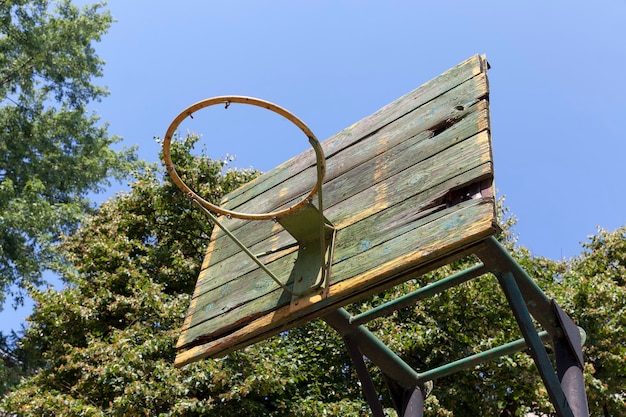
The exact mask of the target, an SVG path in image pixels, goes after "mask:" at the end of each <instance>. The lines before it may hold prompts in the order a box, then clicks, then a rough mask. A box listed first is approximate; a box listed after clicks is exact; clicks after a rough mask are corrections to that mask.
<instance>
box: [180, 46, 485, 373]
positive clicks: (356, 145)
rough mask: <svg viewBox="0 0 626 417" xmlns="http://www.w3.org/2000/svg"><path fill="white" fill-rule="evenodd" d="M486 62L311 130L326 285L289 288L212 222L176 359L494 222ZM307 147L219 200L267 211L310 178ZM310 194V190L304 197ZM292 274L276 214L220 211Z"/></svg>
mask: <svg viewBox="0 0 626 417" xmlns="http://www.w3.org/2000/svg"><path fill="white" fill-rule="evenodd" d="M487 69H488V64H487V62H486V60H485V58H484V57H482V56H474V57H472V58H470V59H468V60H467V61H465V62H463V63H461V64H459V65H458V66H456V67H454V68H452V69H450V70H449V71H447V72H445V73H443V74H442V75H440V76H439V77H437V78H435V79H433V80H431V81H429V82H427V83H426V84H424V85H422V86H421V87H419V88H417V89H416V90H414V91H412V92H411V93H409V94H407V95H405V96H403V97H401V98H399V99H398V100H396V101H394V102H393V103H391V104H389V105H387V106H385V107H383V108H382V109H380V110H379V111H377V112H376V113H374V114H372V115H371V116H369V117H367V118H365V119H363V120H361V121H359V122H357V123H355V124H354V125H352V126H350V127H348V128H347V129H345V130H343V131H341V132H339V133H337V134H336V135H334V136H332V137H330V138H329V139H327V140H325V141H324V142H322V148H323V151H324V154H325V156H326V177H325V179H324V183H323V186H322V191H323V196H324V207H323V214H324V216H325V217H326V219H328V221H329V222H330V223H332V225H333V226H334V228H335V237H334V243H333V247H332V256H331V261H330V275H329V281H328V283H327V286H326V288H325V289H324V290H323V291H321V292H318V293H314V294H310V295H307V296H303V297H301V298H300V299H299V300H297V302H295V303H294V302H293V296H292V294H290V293H289V292H288V291H286V290H285V289H284V288H282V287H281V286H280V285H279V284H277V283H276V282H274V281H273V280H272V279H271V278H270V277H269V276H268V275H267V274H266V273H265V272H264V271H263V270H261V268H259V266H258V265H256V264H255V263H254V262H252V260H251V259H250V258H249V257H248V256H247V255H246V254H245V253H243V252H242V250H241V249H240V248H239V246H237V245H236V244H235V243H234V242H233V241H232V240H231V239H230V238H229V237H228V236H226V235H225V233H224V232H223V231H222V230H221V229H219V228H218V227H215V228H214V231H213V235H212V237H211V240H210V243H209V246H208V249H207V253H206V257H205V259H204V262H203V265H202V271H201V273H200V275H199V277H198V281H197V284H196V288H195V291H194V294H193V298H192V301H191V304H190V307H189V311H188V313H187V316H186V319H185V321H184V325H183V328H182V332H181V336H180V338H179V340H178V343H177V349H178V350H179V352H178V355H177V358H176V362H175V364H176V365H177V366H182V365H184V364H186V363H190V362H193V361H196V360H199V359H202V358H205V357H218V356H222V355H225V354H227V353H229V352H232V351H234V350H237V349H240V348H243V347H245V346H247V345H249V344H252V343H255V342H257V341H260V340H263V339H265V338H267V337H270V336H272V335H275V334H277V333H279V332H282V331H285V330H287V329H289V328H292V327H295V326H298V325H301V324H303V323H306V322H307V321H310V320H313V319H315V318H318V317H321V316H323V315H325V314H327V313H329V312H331V311H334V310H336V309H338V308H339V307H341V306H344V305H347V304H349V303H352V302H355V301H357V300H359V299H361V298H364V297H366V296H369V295H372V294H375V293H377V292H379V291H381V290H384V289H386V288H389V287H391V286H393V285H397V284H398V283H400V282H403V281H405V280H408V279H410V278H412V277H415V276H417V275H421V274H423V273H425V272H428V271H430V270H432V269H434V268H436V267H437V266H440V265H443V264H446V263H449V262H450V261H453V260H455V259H457V258H459V257H461V256H463V255H464V254H466V253H467V252H468V250H469V249H470V248H471V247H472V246H473V245H475V244H477V243H479V242H481V241H483V240H484V239H486V238H487V237H489V236H491V235H493V234H494V233H495V232H496V231H497V226H496V220H495V198H494V185H493V166H492V152H491V138H490V130H489V129H490V128H489V106H488V104H489V103H488V94H489V89H488V82H487ZM315 173H316V158H315V155H314V152H313V150H309V151H307V152H304V153H302V154H301V155H299V156H297V157H295V158H293V159H291V160H289V161H287V162H285V163H283V164H282V165H280V166H278V167H276V168H275V169H272V170H271V171H269V172H267V173H265V174H264V175H262V176H260V177H259V178H257V179H256V180H254V181H252V182H250V183H248V184H246V185H244V186H242V187H240V188H239V189H237V190H236V191H234V192H232V193H230V194H229V195H227V196H226V197H225V198H224V200H223V201H222V206H223V207H225V208H227V209H228V210H233V211H239V212H251V213H267V212H272V211H276V210H280V209H281V208H284V207H289V206H290V205H293V204H294V203H295V202H297V201H301V200H302V199H303V198H304V197H305V196H306V195H307V193H308V192H309V191H310V190H311V189H312V188H313V187H314V185H315V182H316V174H315ZM312 203H313V204H315V203H316V202H315V200H313V201H312ZM220 221H221V222H223V223H224V224H225V225H226V226H227V227H228V229H229V230H231V231H232V233H233V234H234V235H236V236H237V238H238V239H239V240H240V241H241V242H243V243H244V244H245V246H246V247H248V248H250V250H251V251H252V252H254V253H258V254H260V255H259V257H260V259H261V260H262V261H263V262H264V263H265V265H267V267H268V268H270V269H271V270H272V271H273V272H274V273H275V275H276V276H277V277H278V278H279V279H280V280H281V281H282V283H283V285H284V286H285V287H288V288H289V287H293V286H294V282H293V280H294V278H293V274H292V271H293V268H294V263H296V258H297V256H298V250H299V248H298V245H297V244H295V240H294V238H293V237H292V235H291V234H289V233H288V232H287V231H286V230H285V229H284V228H283V227H282V226H281V224H279V223H277V222H275V221H272V220H263V221H254V220H243V219H237V218H229V217H228V216H221V217H220Z"/></svg>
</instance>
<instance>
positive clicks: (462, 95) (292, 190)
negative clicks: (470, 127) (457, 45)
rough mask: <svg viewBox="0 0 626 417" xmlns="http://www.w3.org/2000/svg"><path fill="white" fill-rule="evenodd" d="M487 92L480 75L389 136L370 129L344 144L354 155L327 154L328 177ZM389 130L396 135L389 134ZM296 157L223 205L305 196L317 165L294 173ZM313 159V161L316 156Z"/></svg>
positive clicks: (257, 209) (264, 207)
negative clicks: (386, 142) (276, 172)
mask: <svg viewBox="0 0 626 417" xmlns="http://www.w3.org/2000/svg"><path fill="white" fill-rule="evenodd" d="M487 93H488V84H487V77H486V75H485V74H480V75H478V76H476V77H473V78H471V79H469V80H467V81H466V82H464V83H463V84H461V85H458V86H456V87H454V88H452V89H451V90H449V91H447V92H446V93H445V94H444V95H442V96H439V97H437V98H436V99H434V100H433V101H432V102H430V103H428V106H427V108H426V107H423V106H422V107H418V108H416V109H413V110H411V111H409V112H408V113H406V114H405V115H404V117H402V119H398V120H395V121H394V123H393V124H394V126H393V127H391V128H389V129H387V130H386V132H384V133H387V134H386V135H385V134H383V135H379V136H381V137H380V138H371V133H373V132H371V133H370V134H368V135H366V136H365V137H364V138H365V139H363V138H362V139H360V140H358V141H355V142H353V143H352V144H351V145H350V146H347V145H345V146H344V148H343V150H344V151H347V152H345V153H344V155H351V156H352V157H351V158H347V157H345V156H344V157H343V158H342V157H339V156H338V155H336V154H333V155H327V156H326V159H327V162H326V163H327V180H331V179H333V178H334V177H335V176H337V175H338V174H341V172H335V170H341V169H342V168H343V170H344V172H345V170H346V168H347V169H350V168H351V167H354V165H355V163H356V164H358V163H362V162H365V161H367V160H368V159H370V158H372V157H374V156H375V155H376V154H378V153H380V152H381V151H384V150H385V149H386V147H383V146H380V144H385V140H390V139H391V138H396V141H397V142H395V143H393V142H392V143H389V144H387V146H389V147H392V146H394V145H396V144H397V143H399V138H400V137H401V136H402V135H401V134H400V135H398V134H397V133H401V132H403V131H406V130H407V128H409V131H415V132H416V133H417V132H419V131H420V130H421V131H422V132H425V131H432V129H434V128H436V127H437V126H440V125H441V123H442V122H443V121H445V120H450V121H451V123H452V122H453V121H454V120H455V119H460V118H462V117H463V114H464V112H466V111H467V109H469V108H471V107H472V105H475V104H476V103H477V102H478V100H479V99H481V98H483V97H485V96H486V95H487ZM398 131H399V132H398ZM389 132H393V133H395V134H392V135H389V134H388V133H389ZM366 139H369V140H366ZM377 139H378V140H377ZM364 142H368V143H376V144H379V146H373V147H371V145H368V144H366V143H364ZM326 143H327V142H326V141H325V142H323V143H322V147H324V145H325V144H326ZM297 159H298V157H296V158H294V159H293V160H292V161H293V163H290V164H288V165H287V167H288V169H286V170H284V171H283V174H280V173H279V174H276V175H273V177H272V178H273V179H272V180H267V181H264V182H263V183H262V184H259V185H258V186H256V187H254V188H252V189H251V190H250V192H249V193H247V196H248V197H249V198H246V199H244V198H237V197H233V196H229V200H228V202H227V203H225V204H224V206H225V207H226V208H228V209H229V210H236V211H241V212H247V213H267V212H270V211H274V210H277V209H279V208H280V207H287V204H285V203H284V202H285V201H292V200H297V199H300V198H302V197H304V196H305V195H306V194H307V193H308V192H309V191H310V190H311V188H312V187H313V185H314V183H315V181H316V168H315V166H314V164H313V163H311V164H310V165H309V166H307V167H302V169H300V170H299V171H295V172H294V171H293V169H294V167H295V166H297V164H298V161H297ZM311 162H314V159H313V160H311ZM346 165H347V166H346ZM266 175H267V174H266ZM252 193H254V195H252ZM276 196H280V197H281V198H277V197H276ZM281 200H282V201H281ZM234 224H236V222H235V223H234Z"/></svg>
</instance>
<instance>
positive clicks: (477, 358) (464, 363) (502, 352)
mask: <svg viewBox="0 0 626 417" xmlns="http://www.w3.org/2000/svg"><path fill="white" fill-rule="evenodd" d="M539 338H540V339H541V340H542V341H543V342H548V341H549V340H550V334H548V332H546V331H543V332H541V333H539ZM525 349H528V345H527V344H526V341H525V340H524V339H518V340H515V341H513V342H509V343H506V344H504V345H502V346H498V347H495V348H493V349H489V350H486V351H484V352H480V353H476V354H474V355H471V356H468V357H465V358H463V359H459V360H457V361H454V362H450V363H448V364H446V365H442V366H439V367H437V368H434V369H429V370H428V371H426V372H420V374H419V377H420V380H422V381H430V380H434V379H437V378H443V377H444V376H448V375H452V374H454V373H456V372H459V371H462V370H464V369H468V368H471V367H473V366H476V365H480V364H481V363H485V362H488V361H490V360H493V359H497V358H499V357H501V356H506V355H510V354H513V353H516V352H521V351H523V350H525Z"/></svg>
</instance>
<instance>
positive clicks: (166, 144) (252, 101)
mask: <svg viewBox="0 0 626 417" xmlns="http://www.w3.org/2000/svg"><path fill="white" fill-rule="evenodd" d="M231 103H240V104H248V105H252V106H257V107H262V108H264V109H268V110H270V111H272V112H274V113H277V114H279V115H281V116H283V117H284V118H285V119H287V120H289V121H290V122H292V123H293V124H295V125H296V126H297V127H298V128H299V129H300V130H301V131H302V132H303V133H304V134H305V135H306V136H307V137H308V139H309V143H310V144H311V146H312V147H313V150H314V151H315V157H316V159H317V181H316V182H315V185H314V186H313V188H312V189H311V191H310V192H309V194H308V195H307V196H306V197H304V198H303V199H302V200H301V201H300V202H298V203H296V204H294V205H292V206H290V207H288V208H286V209H283V210H278V211H274V212H271V213H265V214H254V213H241V212H237V211H231V210H227V209H225V208H222V207H220V206H217V205H215V204H212V203H210V202H208V201H207V200H205V199H204V198H202V197H200V196H199V195H198V194H197V193H196V192H195V191H193V190H192V189H191V188H190V187H189V186H188V185H187V184H185V182H184V181H183V180H182V179H181V178H180V176H179V175H178V173H177V172H176V168H175V166H174V163H173V162H172V157H171V154H170V142H171V140H172V136H173V135H174V132H175V131H176V129H178V126H179V125H180V124H181V123H182V121H183V120H185V119H186V118H187V117H193V116H192V115H193V114H194V113H195V112H197V111H198V110H201V109H203V108H205V107H209V106H214V105H217V104H223V105H224V106H225V107H226V108H228V107H229V106H230V104H231ZM163 159H164V161H165V168H166V170H167V172H168V174H169V175H170V177H171V178H172V180H173V181H174V183H175V184H176V185H177V186H178V188H180V190H181V191H182V192H183V193H185V195H187V196H188V197H189V198H191V199H192V200H194V201H196V202H197V203H198V204H200V205H201V206H202V207H204V208H206V209H207V210H210V211H212V212H213V213H217V214H222V215H225V216H228V217H234V218H238V219H243V220H269V219H278V218H280V217H283V216H286V215H288V214H291V213H293V212H295V211H298V210H300V209H301V208H303V207H304V206H305V205H306V204H307V203H310V202H311V201H312V200H313V196H315V194H317V193H318V192H319V193H320V194H321V187H322V182H323V180H324V176H325V174H326V160H325V157H324V151H323V150H322V146H321V145H320V143H319V141H318V140H317V138H316V137H315V135H314V134H313V132H312V131H311V129H309V127H308V126H307V125H306V124H305V123H304V122H303V121H302V120H300V119H299V118H297V117H296V116H295V115H293V114H292V113H290V112H289V111H287V110H285V109H284V108H282V107H280V106H278V105H276V104H274V103H270V102H269V101H265V100H261V99H258V98H253V97H245V96H218V97H212V98H207V99H205V100H202V101H199V102H197V103H195V104H192V105H191V106H189V107H187V108H186V109H185V110H183V111H182V112H181V113H180V114H179V115H178V116H176V118H175V119H174V121H173V122H172V123H171V124H170V127H169V128H168V129H167V132H166V133H165V138H164V140H163ZM320 200H321V198H320ZM321 209H322V207H320V210H321Z"/></svg>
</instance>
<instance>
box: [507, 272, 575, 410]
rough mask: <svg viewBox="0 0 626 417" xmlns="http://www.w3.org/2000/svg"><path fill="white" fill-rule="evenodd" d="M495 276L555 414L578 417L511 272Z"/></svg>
mask: <svg viewBox="0 0 626 417" xmlns="http://www.w3.org/2000/svg"><path fill="white" fill-rule="evenodd" d="M496 276H497V277H498V281H500V285H501V286H502V290H503V291H504V294H505V295H506V298H507V300H508V301H509V305H510V306H511V309H512V310H513V314H514V315H515V319H516V320H517V324H518V325H519V328H520V330H521V332H522V335H523V336H524V339H525V340H526V343H527V344H528V347H529V350H530V355H531V356H532V358H533V360H534V361H535V365H536V366H537V369H538V370H539V374H540V375H541V379H542V380H543V383H544V384H545V386H546V390H547V391H548V396H549V397H550V401H552V405H554V408H555V410H556V414H557V415H558V416H559V417H578V416H574V414H573V413H572V410H571V408H570V406H569V403H568V401H567V398H566V397H565V394H564V392H563V389H562V388H561V384H560V383H559V380H558V378H557V376H556V374H555V373H554V369H553V368H552V363H551V362H550V358H549V357H548V353H547V352H546V349H545V348H544V347H543V344H542V343H541V339H540V338H539V335H538V334H537V331H536V330H535V326H534V325H533V322H532V318H531V317H530V313H529V311H528V308H527V307H526V302H525V301H524V297H523V296H522V293H521V291H520V289H519V287H518V286H517V282H516V281H515V277H514V276H513V274H512V273H511V272H505V273H498V274H496Z"/></svg>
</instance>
